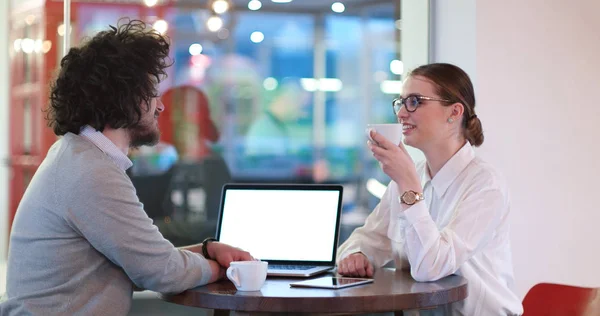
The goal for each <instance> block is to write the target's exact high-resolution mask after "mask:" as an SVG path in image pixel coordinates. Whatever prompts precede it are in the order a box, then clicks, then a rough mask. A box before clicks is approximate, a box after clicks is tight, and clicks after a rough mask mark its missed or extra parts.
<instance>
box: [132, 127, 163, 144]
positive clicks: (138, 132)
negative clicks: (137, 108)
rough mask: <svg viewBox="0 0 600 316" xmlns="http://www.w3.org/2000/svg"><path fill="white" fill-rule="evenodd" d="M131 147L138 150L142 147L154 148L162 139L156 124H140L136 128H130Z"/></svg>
mask: <svg viewBox="0 0 600 316" xmlns="http://www.w3.org/2000/svg"><path fill="white" fill-rule="evenodd" d="M129 139H130V141H129V146H130V147H133V148H137V147H140V146H154V145H156V144H158V141H159V139H160V131H159V130H158V128H156V127H154V124H152V122H150V123H149V124H144V123H143V122H141V121H140V122H139V123H138V124H137V125H136V126H134V127H131V128H129Z"/></svg>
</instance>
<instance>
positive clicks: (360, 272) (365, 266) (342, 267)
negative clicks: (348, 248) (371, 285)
mask: <svg viewBox="0 0 600 316" xmlns="http://www.w3.org/2000/svg"><path fill="white" fill-rule="evenodd" d="M337 272H338V273H339V274H341V275H343V276H352V277H363V278H364V277H368V278H370V277H373V265H372V264H371V263H370V262H369V259H367V256H365V255H364V254H363V253H362V252H356V253H353V254H351V255H349V256H348V257H346V258H344V259H343V260H342V261H340V263H339V264H338V268H337Z"/></svg>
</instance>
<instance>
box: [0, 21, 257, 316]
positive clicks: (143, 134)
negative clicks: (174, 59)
mask: <svg viewBox="0 0 600 316" xmlns="http://www.w3.org/2000/svg"><path fill="white" fill-rule="evenodd" d="M168 52H169V44H168V42H167V41H166V39H165V38H164V37H162V36H161V35H159V34H158V33H157V32H156V31H153V30H150V29H148V28H147V27H146V25H145V24H144V23H143V22H140V21H127V23H124V24H122V25H120V26H118V27H112V26H111V28H110V30H107V31H103V32H100V33H98V34H97V35H96V36H95V37H93V38H92V39H91V40H90V41H88V42H87V43H86V44H85V45H83V46H82V47H79V48H73V49H71V50H70V51H69V53H68V54H67V56H65V57H64V58H63V60H62V61H61V69H60V73H59V75H58V78H57V79H56V82H55V83H54V84H53V85H52V89H51V96H50V106H49V109H48V112H47V117H48V119H49V124H50V126H51V127H52V128H53V129H54V132H55V134H56V135H59V136H62V137H61V139H60V140H58V141H57V142H56V143H55V144H54V145H53V146H52V148H51V149H50V150H49V151H48V155H47V157H46V158H45V159H44V161H43V163H42V164H41V165H40V167H39V169H38V170H37V172H36V174H35V176H34V177H33V179H32V180H31V182H30V184H29V187H28V188H27V191H26V192H25V194H24V196H23V199H22V200H21V204H20V205H19V208H18V210H17V215H16V218H15V221H14V223H13V226H12V232H11V237H10V250H9V255H8V280H7V293H6V295H7V297H6V298H5V299H6V301H5V302H4V303H3V304H2V307H1V310H2V315H16V314H19V315H21V314H34V315H42V314H43V315H125V314H127V312H128V311H129V308H130V306H131V297H132V292H133V290H134V289H135V288H141V289H148V290H153V291H157V292H163V293H177V292H182V291H184V290H186V289H189V288H193V287H196V286H199V285H203V284H207V283H209V282H214V281H216V280H218V279H220V278H222V277H223V275H224V269H225V268H226V267H228V266H229V263H230V262H231V261H240V260H253V258H252V256H250V254H248V253H247V252H244V251H242V250H240V249H237V248H234V247H231V246H228V245H225V244H221V243H218V242H216V241H215V242H208V241H206V242H205V244H204V245H203V244H199V245H193V246H189V247H185V248H179V249H178V248H175V247H174V246H173V245H172V244H171V243H170V242H169V241H167V240H166V239H164V238H163V236H162V235H161V234H160V233H159V232H158V230H157V228H156V226H154V225H152V220H150V219H149V218H148V217H147V215H146V214H145V212H144V209H143V205H142V204H141V203H140V202H139V200H138V198H137V196H136V194H135V189H134V187H133V185H132V184H131V181H130V180H129V178H128V177H127V175H126V174H125V171H126V170H127V169H128V168H129V167H131V165H132V163H131V161H130V160H129V159H128V158H127V153H128V150H129V149H130V148H132V147H138V146H142V145H152V144H156V143H157V142H158V139H159V131H158V123H157V118H158V117H159V115H160V113H161V112H162V111H163V110H164V106H163V104H162V103H161V101H160V99H159V98H158V96H157V93H156V91H157V85H158V83H159V81H160V79H161V78H163V77H164V76H165V69H166V68H167V67H168V66H169V64H168V62H167V58H168ZM201 254H204V256H203V255H201ZM205 257H207V258H205Z"/></svg>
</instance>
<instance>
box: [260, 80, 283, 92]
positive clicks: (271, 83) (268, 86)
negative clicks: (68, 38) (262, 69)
mask: <svg viewBox="0 0 600 316" xmlns="http://www.w3.org/2000/svg"><path fill="white" fill-rule="evenodd" d="M278 85H279V83H278V82H277V79H275V78H273V77H268V78H266V79H265V80H264V81H263V87H264V88H265V90H268V91H273V90H275V89H277V86H278Z"/></svg>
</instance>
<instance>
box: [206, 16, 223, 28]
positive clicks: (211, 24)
mask: <svg viewBox="0 0 600 316" xmlns="http://www.w3.org/2000/svg"><path fill="white" fill-rule="evenodd" d="M206 27H207V28H208V30H209V31H211V32H216V31H218V30H219V29H221V28H222V27H223V19H221V18H220V17H218V16H216V15H213V16H211V17H210V18H208V20H206Z"/></svg>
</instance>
